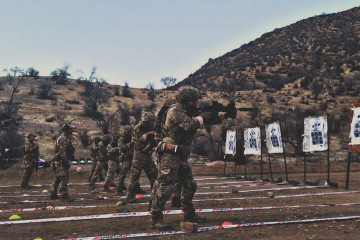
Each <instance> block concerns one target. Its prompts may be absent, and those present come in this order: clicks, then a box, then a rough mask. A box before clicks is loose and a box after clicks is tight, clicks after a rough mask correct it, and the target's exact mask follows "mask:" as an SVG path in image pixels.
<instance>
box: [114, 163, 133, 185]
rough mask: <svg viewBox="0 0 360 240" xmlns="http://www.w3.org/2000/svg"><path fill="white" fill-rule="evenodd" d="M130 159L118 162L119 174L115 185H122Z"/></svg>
mask: <svg viewBox="0 0 360 240" xmlns="http://www.w3.org/2000/svg"><path fill="white" fill-rule="evenodd" d="M131 164H132V163H131V160H130V161H129V160H126V161H123V162H122V163H120V174H119V178H118V182H117V187H118V188H119V187H123V186H124V185H125V184H124V181H125V178H126V174H128V173H129V172H130V169H131Z"/></svg>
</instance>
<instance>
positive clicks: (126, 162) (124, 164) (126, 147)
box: [116, 126, 134, 195]
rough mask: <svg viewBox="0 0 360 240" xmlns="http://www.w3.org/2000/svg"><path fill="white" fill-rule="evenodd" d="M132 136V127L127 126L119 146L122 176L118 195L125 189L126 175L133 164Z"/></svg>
mask: <svg viewBox="0 0 360 240" xmlns="http://www.w3.org/2000/svg"><path fill="white" fill-rule="evenodd" d="M131 136H132V127H131V126H125V127H124V131H123V134H122V135H121V137H120V139H119V141H118V146H119V149H120V175H119V178H118V183H117V189H116V193H117V194H118V195H120V194H122V193H123V191H124V190H126V189H127V188H126V187H125V184H124V181H125V178H126V174H128V173H129V171H130V168H131V162H132V159H133V155H134V150H133V147H132V145H131Z"/></svg>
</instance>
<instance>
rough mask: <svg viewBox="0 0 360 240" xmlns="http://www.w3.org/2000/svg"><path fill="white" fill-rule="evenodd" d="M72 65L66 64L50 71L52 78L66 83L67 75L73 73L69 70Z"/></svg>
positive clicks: (57, 81) (60, 82)
mask: <svg viewBox="0 0 360 240" xmlns="http://www.w3.org/2000/svg"><path fill="white" fill-rule="evenodd" d="M69 68H70V66H68V65H66V66H64V67H62V68H58V69H56V70H54V71H52V72H51V73H50V76H51V79H52V80H54V81H55V83H56V84H66V82H67V80H66V78H67V77H70V76H71V74H70V73H69V72H68V69H69Z"/></svg>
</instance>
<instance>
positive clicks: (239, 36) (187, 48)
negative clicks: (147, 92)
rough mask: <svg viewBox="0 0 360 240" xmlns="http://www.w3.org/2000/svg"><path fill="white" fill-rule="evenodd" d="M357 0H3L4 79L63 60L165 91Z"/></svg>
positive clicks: (79, 70)
mask: <svg viewBox="0 0 360 240" xmlns="http://www.w3.org/2000/svg"><path fill="white" fill-rule="evenodd" d="M357 6H360V1H359V0H301V1H300V0H61V1H51V0H50V1H49V0H0V76H4V75H6V73H5V72H4V71H3V69H10V68H12V67H15V66H17V67H20V68H23V69H27V68H29V67H34V68H35V69H36V70H38V71H39V72H40V76H48V75H50V73H51V72H52V71H54V70H56V69H58V68H62V67H64V66H65V65H68V66H70V68H69V72H70V73H71V77H72V78H78V77H80V76H83V77H88V76H89V75H90V73H91V70H92V68H93V67H96V68H97V71H96V75H97V76H98V77H100V78H104V79H105V80H106V81H107V82H108V83H110V84H118V85H124V84H125V82H127V83H128V84H129V86H130V87H137V88H143V87H146V86H147V85H148V84H149V83H151V84H153V85H154V86H155V88H163V87H164V85H162V84H161V82H160V79H161V78H163V77H167V76H171V77H175V78H177V79H178V81H181V80H183V79H185V78H186V77H187V76H189V74H191V73H194V72H195V71H196V70H198V69H199V68H200V67H201V66H202V65H204V64H205V63H206V62H207V61H208V59H209V58H213V59H214V58H217V57H220V56H222V55H224V54H225V53H227V52H229V51H232V50H234V49H236V48H239V47H240V46H241V45H243V44H245V43H248V42H250V41H252V40H255V39H256V38H259V37H260V36H261V35H262V34H264V33H266V32H271V31H272V30H274V29H275V28H281V27H284V26H287V25H290V24H292V23H295V22H297V21H300V20H302V19H306V18H308V17H312V16H315V15H321V14H323V13H335V12H340V11H345V10H348V9H350V8H353V7H357Z"/></svg>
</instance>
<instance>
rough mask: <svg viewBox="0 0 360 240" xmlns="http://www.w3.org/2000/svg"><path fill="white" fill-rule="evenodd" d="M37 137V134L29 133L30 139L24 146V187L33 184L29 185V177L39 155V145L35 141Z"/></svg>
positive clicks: (28, 137)
mask: <svg viewBox="0 0 360 240" xmlns="http://www.w3.org/2000/svg"><path fill="white" fill-rule="evenodd" d="M35 137H36V136H35V135H34V134H32V133H29V134H28V135H27V139H28V141H27V142H26V143H25V145H24V148H23V153H24V155H23V164H24V177H23V180H22V183H21V188H22V189H30V188H31V186H29V179H30V177H31V174H32V172H33V170H34V167H35V164H36V161H37V160H38V157H39V146H38V144H37V143H35V142H34V140H35Z"/></svg>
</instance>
